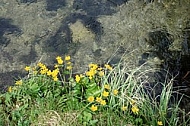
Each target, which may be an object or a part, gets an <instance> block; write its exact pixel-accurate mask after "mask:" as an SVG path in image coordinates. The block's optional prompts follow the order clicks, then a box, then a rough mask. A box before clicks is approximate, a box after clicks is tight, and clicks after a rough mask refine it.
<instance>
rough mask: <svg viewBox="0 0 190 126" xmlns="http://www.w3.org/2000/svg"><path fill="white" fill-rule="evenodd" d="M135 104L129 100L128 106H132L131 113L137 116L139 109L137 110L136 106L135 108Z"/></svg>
mask: <svg viewBox="0 0 190 126" xmlns="http://www.w3.org/2000/svg"><path fill="white" fill-rule="evenodd" d="M136 103H137V101H135V100H133V99H131V100H130V104H131V105H132V107H131V111H132V112H133V113H134V114H138V113H139V108H138V106H137V104H136Z"/></svg>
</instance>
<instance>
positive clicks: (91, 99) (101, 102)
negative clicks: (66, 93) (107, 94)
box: [87, 96, 106, 111]
mask: <svg viewBox="0 0 190 126" xmlns="http://www.w3.org/2000/svg"><path fill="white" fill-rule="evenodd" d="M87 100H88V102H90V103H92V102H94V101H96V102H97V103H99V104H100V105H103V106H104V105H106V100H104V99H102V98H101V97H96V100H95V98H94V96H89V97H88V99H87ZM90 109H91V110H92V111H96V110H98V107H97V105H92V106H91V108H90Z"/></svg>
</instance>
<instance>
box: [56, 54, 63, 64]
mask: <svg viewBox="0 0 190 126" xmlns="http://www.w3.org/2000/svg"><path fill="white" fill-rule="evenodd" d="M56 60H57V63H58V64H60V65H61V64H63V60H62V58H61V57H60V56H57V57H56Z"/></svg>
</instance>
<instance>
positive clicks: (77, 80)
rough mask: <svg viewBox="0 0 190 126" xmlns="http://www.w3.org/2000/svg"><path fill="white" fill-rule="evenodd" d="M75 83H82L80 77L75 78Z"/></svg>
mask: <svg viewBox="0 0 190 126" xmlns="http://www.w3.org/2000/svg"><path fill="white" fill-rule="evenodd" d="M75 81H76V82H77V83H78V82H79V81H80V76H79V75H76V76H75Z"/></svg>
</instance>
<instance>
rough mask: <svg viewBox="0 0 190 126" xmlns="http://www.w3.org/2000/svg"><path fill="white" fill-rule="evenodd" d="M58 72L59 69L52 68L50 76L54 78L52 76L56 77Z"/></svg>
mask: <svg viewBox="0 0 190 126" xmlns="http://www.w3.org/2000/svg"><path fill="white" fill-rule="evenodd" d="M58 73H59V69H55V70H53V71H52V72H51V76H52V77H53V78H54V77H57V75H58Z"/></svg>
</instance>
